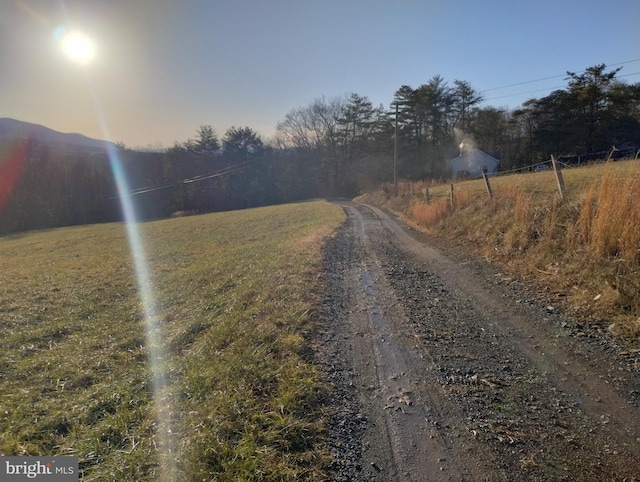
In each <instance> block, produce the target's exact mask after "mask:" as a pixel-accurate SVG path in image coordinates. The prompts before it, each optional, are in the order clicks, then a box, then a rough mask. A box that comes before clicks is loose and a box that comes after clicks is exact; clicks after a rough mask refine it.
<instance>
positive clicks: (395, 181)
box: [393, 102, 398, 193]
mask: <svg viewBox="0 0 640 482" xmlns="http://www.w3.org/2000/svg"><path fill="white" fill-rule="evenodd" d="M395 104H396V128H395V135H394V143H393V187H394V189H395V191H396V193H397V192H398V178H397V176H396V171H397V166H398V102H396V103H395Z"/></svg>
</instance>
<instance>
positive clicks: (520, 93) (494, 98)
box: [483, 59, 640, 102]
mask: <svg viewBox="0 0 640 482" xmlns="http://www.w3.org/2000/svg"><path fill="white" fill-rule="evenodd" d="M639 60H640V59H639ZM633 75H640V72H633V73H631V74H623V75H618V76H616V78H620V77H631V76H633ZM554 78H557V76H554V77H547V79H554ZM540 80H545V79H540ZM532 82H537V81H535V80H532V81H529V82H522V83H520V84H513V85H522V84H528V83H532ZM564 87H566V86H565V85H558V86H556V87H545V88H543V89H536V90H529V91H527V92H518V93H517V94H506V95H500V96H497V97H490V98H488V99H483V102H487V101H490V100H496V99H504V98H507V97H517V96H520V95H527V94H535V93H536V92H546V91H549V90H556V89H562V88H564ZM497 89H498V88H496V89H488V90H497ZM484 92H486V91H484Z"/></svg>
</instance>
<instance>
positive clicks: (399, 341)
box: [316, 202, 640, 481]
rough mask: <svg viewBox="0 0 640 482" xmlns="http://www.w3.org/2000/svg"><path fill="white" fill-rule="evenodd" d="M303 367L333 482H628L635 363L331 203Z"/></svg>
mask: <svg viewBox="0 0 640 482" xmlns="http://www.w3.org/2000/svg"><path fill="white" fill-rule="evenodd" d="M341 204H342V206H343V208H344V209H345V212H346V214H347V221H346V222H345V224H344V225H343V226H342V228H341V230H340V232H339V233H338V234H337V236H335V237H334V238H333V239H332V240H330V242H329V243H328V245H327V247H326V248H325V253H324V256H325V257H324V262H325V284H326V295H325V299H324V306H323V323H322V327H321V329H320V331H319V333H318V340H317V350H316V355H317V357H318V360H319V363H320V366H321V369H322V371H323V374H324V376H325V377H326V380H327V381H328V383H329V384H330V386H331V387H332V392H331V396H330V400H329V401H328V403H327V410H328V412H329V416H330V418H331V431H330V443H331V449H332V452H333V453H332V455H333V457H334V462H333V464H332V466H331V474H332V476H333V480H337V481H347V480H348V481H373V480H378V481H445V480H447V481H449V480H452V481H463V480H469V481H472V480H488V481H501V480H504V481H520V480H522V481H530V480H570V481H580V480H619V481H635V480H640V373H639V371H640V353H639V351H640V350H634V349H633V348H631V349H629V347H623V346H621V345H619V344H618V342H616V339H615V338H614V337H613V336H610V335H608V334H607V333H606V330H598V329H597V327H590V326H587V324H585V323H584V322H582V321H581V320H576V319H571V318H570V317H568V316H566V315H565V314H564V313H563V312H562V310H561V309H559V308H558V307H555V306H553V304H552V303H553V300H548V299H545V297H544V294H543V293H542V294H541V293H540V292H539V291H538V290H536V289H535V288H534V287H532V286H529V285H528V284H527V283H526V282H525V281H523V280H518V279H512V278H509V277H507V276H506V275H504V274H501V273H499V272H496V271H494V268H493V267H492V266H490V265H489V264H487V263H486V262H483V261H481V260H477V259H474V258H473V257H472V256H471V255H470V253H464V252H461V251H460V250H459V249H458V250H456V249H454V248H451V247H448V246H443V245H442V243H441V242H439V241H437V240H434V239H430V238H429V237H427V236H425V235H424V234H421V233H419V232H417V231H415V230H411V229H410V228H408V227H406V226H404V225H402V223H401V222H399V221H398V220H396V219H394V218H393V217H391V216H389V215H387V214H385V213H384V212H383V211H381V210H379V209H377V208H375V207H372V206H367V205H363V204H357V203H346V202H345V203H341Z"/></svg>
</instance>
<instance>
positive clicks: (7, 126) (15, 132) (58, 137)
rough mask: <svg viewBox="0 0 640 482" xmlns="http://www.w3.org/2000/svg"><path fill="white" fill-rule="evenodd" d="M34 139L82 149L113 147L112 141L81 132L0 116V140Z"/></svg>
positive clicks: (95, 149)
mask: <svg viewBox="0 0 640 482" xmlns="http://www.w3.org/2000/svg"><path fill="white" fill-rule="evenodd" d="M16 137H19V138H22V139H34V140H36V141H38V142H40V143H42V144H47V145H56V146H65V147H74V148H79V149H83V150H91V151H98V150H99V151H104V150H106V149H107V147H109V146H111V147H115V144H114V143H113V142H108V141H101V140H98V139H91V138H90V137H87V136H84V135H82V134H74V133H71V134H66V133H63V132H58V131H54V130H53V129H49V128H48V127H45V126H41V125H39V124H31V123H30V122H23V121H19V120H15V119H9V118H7V117H3V118H0V142H2V141H4V140H6V139H13V138H16Z"/></svg>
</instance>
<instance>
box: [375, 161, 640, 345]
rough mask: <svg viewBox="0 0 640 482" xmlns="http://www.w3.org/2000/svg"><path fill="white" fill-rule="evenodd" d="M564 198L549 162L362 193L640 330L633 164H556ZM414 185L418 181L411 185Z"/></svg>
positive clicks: (637, 188) (584, 309) (639, 173)
mask: <svg viewBox="0 0 640 482" xmlns="http://www.w3.org/2000/svg"><path fill="white" fill-rule="evenodd" d="M563 177H564V181H565V186H566V191H567V197H566V198H565V199H562V198H561V197H560V196H559V193H558V187H557V183H556V179H555V174H554V173H553V172H550V171H543V172H535V173H526V174H513V175H508V176H500V177H492V178H491V179H490V182H491V186H492V190H493V193H494V198H493V199H492V200H489V198H488V196H487V193H486V188H485V185H484V182H483V181H482V180H469V181H463V182H458V183H455V184H454V192H455V199H456V200H457V201H456V203H455V208H454V209H451V205H450V202H448V196H449V190H450V184H442V185H440V186H429V198H430V204H429V205H427V204H425V202H424V201H425V191H424V189H425V188H426V186H423V187H421V189H422V190H421V191H420V190H419V189H414V194H413V196H411V195H408V194H405V195H404V197H396V198H394V197H388V196H386V197H385V196H381V195H379V194H375V193H373V194H370V195H367V196H365V198H364V199H365V200H367V201H368V202H374V203H378V204H381V205H383V206H385V207H387V208H389V209H391V210H393V211H396V212H398V213H401V214H405V215H407V216H408V217H409V218H410V219H412V220H413V221H415V222H416V223H417V224H419V225H421V226H423V227H424V228H425V229H427V230H429V231H430V232H432V233H434V234H438V235H439V236H442V237H444V238H447V239H450V240H452V241H455V242H459V243H465V244H466V245H467V246H470V247H473V248H474V249H475V250H477V252H478V253H479V254H481V255H482V256H485V257H487V258H489V259H492V260H494V261H497V262H500V263H502V264H503V265H504V266H505V268H506V269H509V270H511V271H512V272H513V273H517V274H521V275H524V276H529V277H531V278H536V279H537V281H539V282H541V283H542V284H546V285H547V286H548V289H550V290H551V292H558V293H560V292H561V293H562V294H563V295H568V298H569V299H570V300H571V301H572V302H573V307H574V308H575V309H576V310H578V312H579V313H580V314H581V315H583V316H588V317H591V318H592V319H594V320H595V321H596V322H599V323H602V322H606V323H607V324H609V323H613V325H612V326H615V329H616V330H617V331H618V332H620V333H623V334H624V335H625V336H628V337H629V339H636V338H637V337H639V336H640V208H639V206H640V164H639V163H638V162H637V161H625V162H615V163H607V164H598V165H593V166H586V167H580V168H573V169H567V170H564V171H563ZM414 187H415V186H414Z"/></svg>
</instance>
